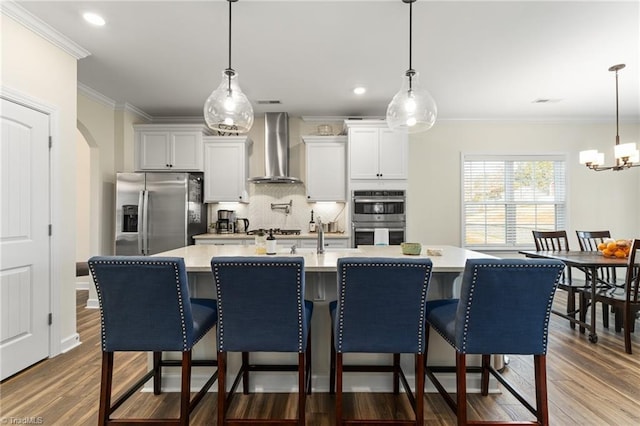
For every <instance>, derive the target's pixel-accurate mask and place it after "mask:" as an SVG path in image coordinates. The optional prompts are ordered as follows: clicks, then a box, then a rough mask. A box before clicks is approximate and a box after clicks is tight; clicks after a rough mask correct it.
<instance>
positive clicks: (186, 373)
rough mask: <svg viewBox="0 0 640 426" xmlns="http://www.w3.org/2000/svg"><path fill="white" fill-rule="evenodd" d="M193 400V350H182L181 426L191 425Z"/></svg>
mask: <svg viewBox="0 0 640 426" xmlns="http://www.w3.org/2000/svg"><path fill="white" fill-rule="evenodd" d="M190 400H191V351H190V350H189V351H184V352H182V380H181V385H180V426H188V425H189V401H190Z"/></svg>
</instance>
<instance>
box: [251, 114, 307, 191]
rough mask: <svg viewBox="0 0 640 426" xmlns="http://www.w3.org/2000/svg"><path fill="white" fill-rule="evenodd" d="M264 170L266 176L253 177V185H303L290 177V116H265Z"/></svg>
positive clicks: (298, 180)
mask: <svg viewBox="0 0 640 426" xmlns="http://www.w3.org/2000/svg"><path fill="white" fill-rule="evenodd" d="M264 169H265V174H266V176H261V177H253V178H250V179H249V182H253V183H302V181H301V180H300V179H298V178H296V177H291V176H289V115H288V114H287V113H286V112H267V113H265V115H264Z"/></svg>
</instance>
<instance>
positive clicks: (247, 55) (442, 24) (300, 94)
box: [16, 0, 640, 121]
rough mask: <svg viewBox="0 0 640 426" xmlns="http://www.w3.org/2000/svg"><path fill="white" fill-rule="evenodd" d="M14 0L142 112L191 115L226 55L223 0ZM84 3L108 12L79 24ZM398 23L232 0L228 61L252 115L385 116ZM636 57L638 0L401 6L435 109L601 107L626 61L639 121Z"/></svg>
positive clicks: (289, 4)
mask: <svg viewBox="0 0 640 426" xmlns="http://www.w3.org/2000/svg"><path fill="white" fill-rule="evenodd" d="M16 3H18V4H19V5H20V6H22V7H23V8H24V9H26V10H27V11H28V12H29V13H31V14H33V15H35V16H36V17H38V18H40V19H42V20H43V21H45V22H46V23H47V24H49V25H50V26H51V27H53V28H54V29H56V30H57V31H59V32H60V33H62V34H63V35H65V36H66V37H68V38H69V39H71V40H73V41H74V42H75V43H77V44H78V45H80V46H81V47H82V48H84V49H86V50H88V51H89V52H90V55H89V56H87V57H86V58H83V59H80V60H79V62H78V80H79V82H80V83H82V84H83V85H86V86H88V87H89V88H91V89H93V90H95V91H97V92H99V93H100V94H102V95H104V96H106V97H108V98H110V99H112V100H113V101H115V102H116V103H119V104H124V103H127V104H129V105H133V106H135V107H137V108H138V109H140V110H142V111H144V112H145V113H147V114H149V115H150V116H153V117H158V118H160V117H167V116H190V117H197V116H202V107H203V104H204V102H205V100H206V98H207V97H208V95H209V94H210V93H211V91H212V90H213V89H214V88H215V87H217V86H218V84H219V83H220V79H221V72H222V70H223V69H224V68H226V67H227V61H228V56H227V55H228V48H227V46H228V36H227V34H228V24H227V22H228V15H227V13H228V3H227V2H226V1H224V0H209V1H17V2H16ZM85 11H93V12H97V13H100V14H101V15H102V16H103V17H104V18H105V19H106V21H107V24H106V25H105V26H104V27H99V28H97V27H92V26H91V25H89V24H87V23H85V22H84V21H83V20H82V18H81V15H82V13H83V12H85ZM408 22H409V6H408V5H407V4H405V3H403V2H402V1H401V0H377V1H364V0H360V1H354V0H352V1H347V0H343V1H312V0H297V1H268V0H240V1H238V2H236V3H233V27H232V30H233V36H232V42H233V46H232V66H233V68H234V69H235V70H236V71H237V72H238V74H239V80H240V84H241V87H242V89H243V90H244V92H245V93H246V94H247V96H248V97H249V100H250V101H251V102H252V104H253V107H254V110H255V113H256V115H257V116H260V115H262V114H263V113H264V112H269V111H287V112H289V114H290V115H295V116H320V117H328V116H384V114H385V112H386V106H387V104H388V103H389V101H390V100H391V98H392V97H393V95H394V93H395V92H396V91H397V90H398V89H399V88H400V84H401V76H402V75H403V74H404V72H405V71H406V69H407V68H408V65H409V63H408V62H409V59H408V56H409V53H408V50H409V49H408V34H409V30H408ZM639 57H640V1H637V0H636V1H621V2H616V1H601V2H596V1H567V2H561V1H553V2H551V1H541V0H538V1H529V2H524V1H489V2H487V1H467V2H462V1H451V0H449V1H430V0H419V1H418V2H417V3H414V5H413V68H415V69H416V70H417V71H419V72H420V81H421V84H422V85H423V86H424V87H425V88H427V89H428V90H429V91H430V92H431V94H432V96H433V97H434V99H435V100H436V102H437V104H438V114H439V119H450V120H455V119H479V120H493V119H496V120H505V119H506V120H518V119H560V120H565V119H579V120H583V119H587V120H591V119H594V120H595V119H597V120H602V119H605V120H608V119H612V118H613V117H615V78H614V73H611V72H608V71H607V70H608V68H609V67H610V66H611V65H614V64H618V63H625V64H626V65H627V67H626V68H625V69H624V70H622V71H620V74H619V79H620V82H619V84H620V117H621V119H623V120H627V119H630V120H635V121H638V120H640V60H639ZM357 85H362V86H364V87H366V88H367V92H366V93H365V94H364V95H361V96H356V95H354V94H353V92H352V90H353V88H354V87H355V86H357ZM538 99H548V100H550V101H549V102H543V103H535V102H534V101H535V100H538ZM264 100H279V101H281V104H279V105H262V104H260V103H259V101H264Z"/></svg>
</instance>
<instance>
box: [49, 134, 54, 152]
mask: <svg viewBox="0 0 640 426" xmlns="http://www.w3.org/2000/svg"><path fill="white" fill-rule="evenodd" d="M52 147H53V138H52V137H51V136H49V149H51V148H52Z"/></svg>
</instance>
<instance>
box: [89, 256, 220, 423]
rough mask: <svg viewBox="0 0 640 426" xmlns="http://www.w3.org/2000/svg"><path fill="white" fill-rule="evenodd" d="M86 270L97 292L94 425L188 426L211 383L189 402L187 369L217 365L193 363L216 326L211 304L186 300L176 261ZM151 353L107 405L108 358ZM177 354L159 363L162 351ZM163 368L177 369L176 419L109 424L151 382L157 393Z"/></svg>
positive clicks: (94, 261) (102, 261) (109, 263)
mask: <svg viewBox="0 0 640 426" xmlns="http://www.w3.org/2000/svg"><path fill="white" fill-rule="evenodd" d="M89 269H90V271H91V275H93V280H94V282H95V285H96V289H97V291H98V300H99V302H100V320H101V326H102V327H101V329H102V381H101V385H100V409H99V414H98V416H99V417H98V424H99V425H106V424H111V423H123V422H127V421H128V422H132V423H146V424H164V425H188V424H189V414H190V413H191V412H192V411H193V409H194V408H195V407H196V405H197V404H198V403H199V402H200V400H201V399H202V397H203V396H204V395H205V393H206V392H207V390H208V389H209V388H210V387H211V385H213V382H215V380H216V378H217V376H218V371H217V369H216V371H215V372H214V373H213V374H212V375H211V376H210V377H209V379H208V380H207V382H206V383H205V385H204V386H203V387H202V389H201V390H200V391H199V392H198V394H197V395H196V396H195V397H194V398H193V399H190V391H191V389H190V388H191V367H192V366H196V365H197V366H216V365H217V361H216V360H208V361H207V360H202V361H195V360H192V358H191V350H192V348H193V346H194V345H195V344H196V343H197V342H198V341H199V340H200V339H201V338H202V337H203V336H204V335H205V334H206V333H207V332H208V331H209V330H210V329H211V328H213V326H215V325H216V321H217V307H216V301H215V300H212V299H191V298H190V297H189V287H188V283H187V273H186V270H185V266H184V260H183V259H182V258H176V257H142V256H140V257H138V256H96V257H92V258H91V259H89ZM120 351H140V352H153V369H152V370H151V371H149V372H148V373H147V374H145V375H144V376H143V377H142V378H140V380H138V381H137V382H136V383H135V384H134V385H133V386H132V387H131V388H130V389H128V390H127V391H126V392H124V393H123V395H122V396H120V397H119V398H118V399H117V400H116V402H115V403H113V404H111V388H112V382H113V380H112V377H113V354H114V352H120ZM164 351H177V352H182V360H181V361H177V360H163V359H162V352H164ZM162 367H181V368H182V380H181V389H180V418H179V419H120V418H118V419H115V420H114V419H111V414H112V413H113V412H114V411H115V410H116V409H117V408H118V407H119V406H120V405H122V403H123V402H124V401H125V400H126V399H127V398H129V397H130V396H131V395H133V394H134V393H135V392H136V390H138V389H139V388H140V387H142V385H144V384H145V383H146V382H147V381H148V380H149V379H151V378H152V377H153V391H154V393H155V394H156V395H158V394H160V391H161V371H162V369H161V368H162Z"/></svg>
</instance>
